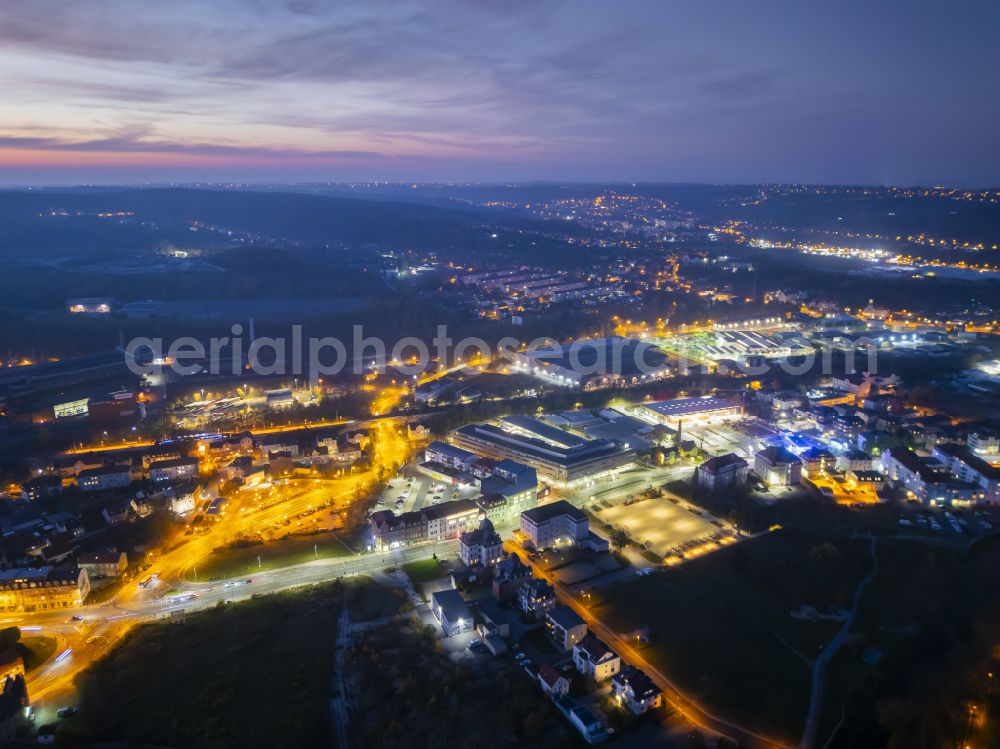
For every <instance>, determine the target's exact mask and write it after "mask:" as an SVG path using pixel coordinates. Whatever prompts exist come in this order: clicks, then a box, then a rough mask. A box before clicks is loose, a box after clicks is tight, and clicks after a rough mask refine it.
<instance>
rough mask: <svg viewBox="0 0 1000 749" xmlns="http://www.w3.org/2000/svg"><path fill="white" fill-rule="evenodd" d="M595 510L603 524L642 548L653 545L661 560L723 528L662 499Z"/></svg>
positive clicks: (652, 547)
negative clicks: (681, 546) (673, 550)
mask: <svg viewBox="0 0 1000 749" xmlns="http://www.w3.org/2000/svg"><path fill="white" fill-rule="evenodd" d="M594 509H595V510H597V517H598V518H600V519H601V520H602V521H603V522H605V523H610V524H611V525H612V526H614V527H616V528H621V529H623V530H624V531H625V532H626V533H628V534H629V536H631V537H632V538H633V539H634V540H635V541H636V542H637V543H638V544H640V545H646V544H649V546H648V548H649V549H651V550H652V551H654V552H656V553H657V554H659V555H660V556H661V557H662V556H665V555H666V554H667V553H668V552H670V550H671V549H673V548H674V547H675V546H678V545H680V544H683V543H685V542H687V541H692V540H694V539H697V538H702V537H704V536H711V535H712V534H714V533H717V532H718V531H719V530H720V528H719V526H716V525H713V524H712V523H710V522H709V521H707V520H705V519H704V518H702V517H699V516H698V515H695V514H694V513H691V512H688V511H687V510H685V509H684V508H683V507H682V506H680V505H678V504H674V503H673V502H671V501H669V500H667V499H662V498H655V499H644V500H642V501H641V502H634V503H632V504H630V505H624V504H621V505H615V506H614V507H611V508H609V509H606V510H605V509H598V508H596V507H595V508H594Z"/></svg>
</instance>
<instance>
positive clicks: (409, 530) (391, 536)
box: [368, 510, 427, 549]
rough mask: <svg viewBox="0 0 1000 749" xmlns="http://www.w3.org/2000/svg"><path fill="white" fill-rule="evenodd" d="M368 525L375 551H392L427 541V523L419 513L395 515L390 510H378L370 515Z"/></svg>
mask: <svg viewBox="0 0 1000 749" xmlns="http://www.w3.org/2000/svg"><path fill="white" fill-rule="evenodd" d="M368 525H369V528H370V529H371V532H372V538H373V541H374V546H375V548H377V549H394V548H397V547H399V546H409V545H410V544H415V543H420V542H422V541H426V540H427V521H426V519H425V518H424V516H423V514H422V513H420V512H404V513H401V514H400V515H396V514H395V513H394V512H393V511H392V510H379V511H378V512H373V513H372V515H371V517H370V518H369V519H368Z"/></svg>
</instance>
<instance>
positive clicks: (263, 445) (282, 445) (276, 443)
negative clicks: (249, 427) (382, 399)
mask: <svg viewBox="0 0 1000 749" xmlns="http://www.w3.org/2000/svg"><path fill="white" fill-rule="evenodd" d="M257 445H258V446H259V448H260V452H261V454H262V455H264V456H265V457H268V456H271V455H288V456H289V457H291V458H297V457H299V440H298V439H297V438H296V437H294V436H290V435H287V434H281V433H278V434H265V435H264V436H262V437H259V438H258V439H257Z"/></svg>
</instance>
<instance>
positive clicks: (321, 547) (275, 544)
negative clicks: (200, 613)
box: [188, 533, 353, 581]
mask: <svg viewBox="0 0 1000 749" xmlns="http://www.w3.org/2000/svg"><path fill="white" fill-rule="evenodd" d="M352 553H353V552H351V550H350V549H348V548H347V547H346V546H344V544H343V543H342V542H341V541H340V540H339V539H337V538H336V537H335V536H334V535H333V534H330V533H318V534H315V535H311V536H290V537H288V538H284V539H282V540H280V541H268V542H266V543H259V544H253V545H250V546H235V547H230V548H226V549H217V550H215V551H213V552H212V554H211V555H210V556H209V557H208V558H207V559H203V560H202V561H201V562H199V563H198V565H197V573H198V580H199V581H206V580H220V579H225V578H230V577H240V576H242V575H248V574H252V573H253V572H256V571H258V570H271V569H277V568H279V567H289V566H292V565H295V564H302V563H303V562H311V561H313V560H314V559H332V558H339V557H347V556H351V554H352ZM194 574H195V570H194V569H192V570H190V571H189V572H188V579H190V580H194Z"/></svg>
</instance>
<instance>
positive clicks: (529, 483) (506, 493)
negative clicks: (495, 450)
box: [479, 459, 538, 515]
mask: <svg viewBox="0 0 1000 749" xmlns="http://www.w3.org/2000/svg"><path fill="white" fill-rule="evenodd" d="M479 488H480V491H481V492H482V493H483V495H484V496H486V495H500V496H501V497H503V498H504V500H505V506H506V512H507V513H509V514H511V515H512V514H514V513H516V512H521V511H522V510H527V509H530V508H532V507H534V506H535V503H536V502H537V500H538V473H537V472H536V471H535V469H534V468H531V467H530V466H526V465H525V464H524V463H518V462H517V461H515V460H510V459H505V460H501V461H500V462H498V463H496V464H495V466H494V467H493V472H492V473H491V474H490V475H489V476H486V477H485V478H483V479H482V481H481V482H480V485H479Z"/></svg>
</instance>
